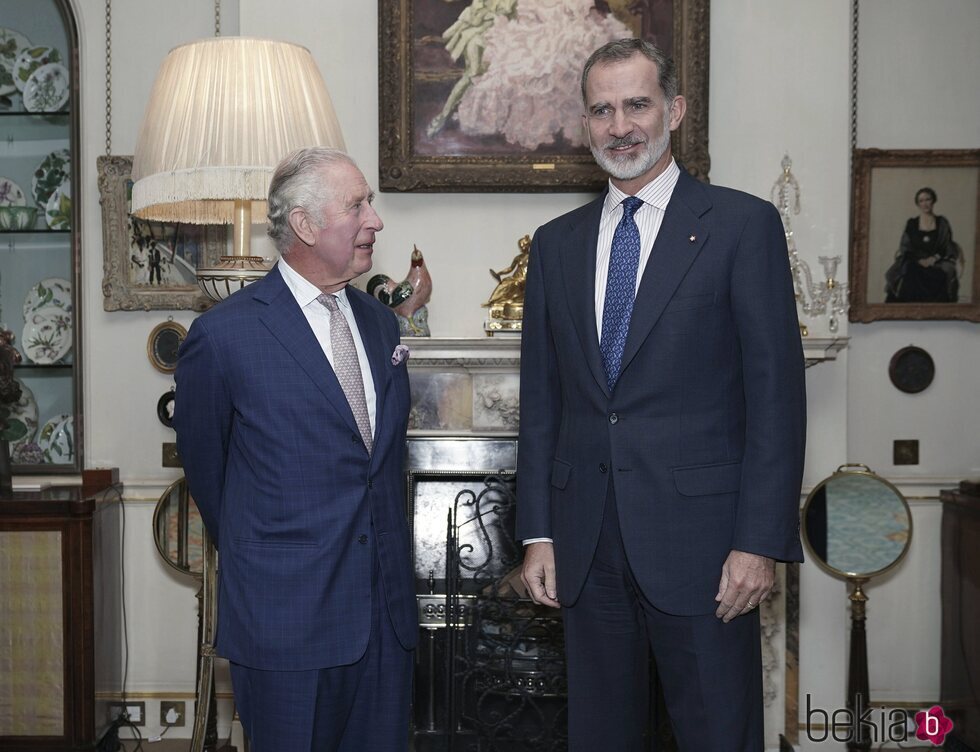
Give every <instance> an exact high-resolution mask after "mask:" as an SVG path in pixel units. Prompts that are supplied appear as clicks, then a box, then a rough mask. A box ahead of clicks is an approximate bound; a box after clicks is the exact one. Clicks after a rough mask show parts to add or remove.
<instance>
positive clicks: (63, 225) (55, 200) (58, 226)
mask: <svg viewBox="0 0 980 752" xmlns="http://www.w3.org/2000/svg"><path fill="white" fill-rule="evenodd" d="M44 221H45V222H47V223H48V227H50V228H51V229H52V230H70V229H71V181H70V180H65V182H63V183H62V184H61V185H59V186H58V187H57V188H55V191H54V193H52V194H51V198H49V199H48V203H47V204H45V205H44Z"/></svg>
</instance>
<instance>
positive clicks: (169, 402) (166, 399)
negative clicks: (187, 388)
mask: <svg viewBox="0 0 980 752" xmlns="http://www.w3.org/2000/svg"><path fill="white" fill-rule="evenodd" d="M174 396H175V394H174V391H173V390H172V389H171V390H170V391H169V392H164V393H163V394H162V395H161V396H160V399H158V400H157V418H159V419H160V422H161V423H163V425H165V426H166V427H167V428H173V427H174Z"/></svg>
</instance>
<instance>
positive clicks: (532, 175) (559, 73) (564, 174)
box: [378, 0, 710, 192]
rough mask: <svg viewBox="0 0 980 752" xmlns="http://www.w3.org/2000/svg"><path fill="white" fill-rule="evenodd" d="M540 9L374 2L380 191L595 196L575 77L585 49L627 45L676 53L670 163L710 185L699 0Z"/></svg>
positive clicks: (704, 30)
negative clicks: (647, 44) (639, 42)
mask: <svg viewBox="0 0 980 752" xmlns="http://www.w3.org/2000/svg"><path fill="white" fill-rule="evenodd" d="M539 4H540V6H541V8H538V7H536V0H379V4H378V8H379V29H378V37H379V50H380V53H379V55H380V65H379V172H380V176H379V185H380V188H381V190H382V191H416V192H562V191H592V190H598V189H599V188H601V186H602V185H603V183H604V176H603V173H602V172H601V170H600V169H599V168H598V167H597V166H596V165H595V163H594V161H593V159H592V155H591V154H590V152H589V149H588V144H587V138H586V134H585V130H584V126H583V124H582V120H581V115H582V107H581V95H580V93H579V78H580V75H581V68H582V64H583V63H584V60H585V58H586V57H587V56H588V54H589V53H590V52H591V51H592V48H593V47H598V46H600V45H601V44H603V43H604V42H605V41H608V39H614V38H620V37H624V36H641V37H643V38H644V39H648V40H650V41H652V42H654V43H655V44H658V45H659V46H661V47H663V48H664V49H665V50H667V51H668V52H669V53H670V54H672V56H673V58H674V60H675V62H676V64H677V68H678V77H679V83H680V92H681V93H682V94H683V95H684V96H685V97H686V99H687V114H686V115H685V117H684V121H683V122H682V123H681V126H680V128H679V129H678V130H677V131H676V132H675V133H674V134H673V142H672V143H673V152H674V155H675V156H676V157H677V159H678V161H679V162H680V163H682V164H683V165H684V167H685V168H686V169H687V170H688V171H689V172H690V173H691V174H693V175H694V176H695V177H698V178H700V179H702V180H707V177H708V170H709V167H710V159H709V156H708V67H709V0H600V1H599V2H594V1H593V0H547V1H546V2H545V1H542V2H540V3H539ZM548 24H551V25H550V26H549V25H548ZM579 58H581V59H579ZM464 79H465V80H464ZM458 87H460V88H458Z"/></svg>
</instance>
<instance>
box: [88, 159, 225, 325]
mask: <svg viewBox="0 0 980 752" xmlns="http://www.w3.org/2000/svg"><path fill="white" fill-rule="evenodd" d="M97 167H98V172H99V201H100V202H101V204H102V253H103V267H102V268H103V272H102V295H103V296H104V300H103V307H104V308H105V310H107V311H150V310H185V309H190V310H194V311H203V310H205V309H206V308H208V307H210V306H211V305H212V303H213V301H212V300H211V299H210V298H209V297H207V296H206V295H205V294H204V293H203V292H202V291H201V289H200V288H199V287H198V286H197V279H196V278H195V276H194V275H195V272H196V270H197V267H198V266H202V265H203V266H210V265H213V264H214V263H215V262H217V261H218V259H219V258H220V257H221V256H222V255H224V254H225V253H226V250H225V248H226V246H227V238H228V229H227V228H226V227H224V226H215V225H192V224H180V223H169V222H148V221H146V220H142V219H137V218H136V217H133V216H132V215H131V214H130V213H129V210H130V206H131V200H132V193H133V180H132V171H133V158H132V157H117V156H111V157H107V156H101V157H99V159H98V162H97Z"/></svg>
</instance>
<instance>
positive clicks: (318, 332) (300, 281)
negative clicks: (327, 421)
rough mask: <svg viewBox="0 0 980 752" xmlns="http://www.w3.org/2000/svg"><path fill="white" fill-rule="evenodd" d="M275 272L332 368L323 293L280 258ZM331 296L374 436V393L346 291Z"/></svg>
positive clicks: (368, 365) (328, 327) (375, 412)
mask: <svg viewBox="0 0 980 752" xmlns="http://www.w3.org/2000/svg"><path fill="white" fill-rule="evenodd" d="M279 273H280V274H282V278H283V281H284V282H285V283H286V287H288V288H289V291H290V292H291V293H292V294H293V297H294V298H296V302H297V303H298V304H299V307H300V310H302V311H303V315H304V316H306V320H307V321H309V322H310V328H311V329H312V330H313V334H314V335H315V336H316V341H317V342H319V343H320V348H321V349H322V350H323V354H324V355H326V356H327V360H328V361H330V367H331V368H333V347H332V346H331V344H330V311H329V310H327V307H326V306H325V305H323V304H322V303H320V302H319V301H318V300H317V298H318V297H320V295H321V294H323V290H321V289H320V288H319V287H317V286H316V285H314V284H313V283H312V282H310V281H309V280H308V279H306V277H304V276H302V275H301V274H299V272H297V271H296V270H295V269H293V268H292V267H291V266H290V265H289V264H288V263H287V262H286V259H284V258H280V259H279ZM333 294H334V295H335V296H336V297H337V307H338V308H339V309H340V311H341V312H342V313H343V314H344V318H345V319H347V324H348V325H349V326H350V333H351V334H352V335H353V337H354V349H355V350H357V362H358V363H359V364H360V366H361V379H362V380H363V381H364V399H365V401H366V402H367V410H368V420H369V421H371V433H372V434H374V431H375V417H376V414H377V411H378V406H377V393H376V392H375V391H374V379H373V378H372V376H371V364H370V363H369V362H368V359H367V353H366V352H365V350H364V343H363V342H361V333H360V332H359V331H358V329H357V321H356V320H355V319H354V311H353V310H352V309H351V307H350V301H349V300H348V299H347V288H346V287H345V288H343V289H341V290H339V291H338V292H335V293H333Z"/></svg>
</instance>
